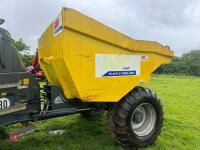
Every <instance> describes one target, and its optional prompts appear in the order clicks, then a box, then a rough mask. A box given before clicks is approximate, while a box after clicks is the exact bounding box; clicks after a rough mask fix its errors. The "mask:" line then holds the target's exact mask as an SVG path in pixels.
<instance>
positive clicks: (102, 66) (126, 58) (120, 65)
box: [96, 54, 141, 77]
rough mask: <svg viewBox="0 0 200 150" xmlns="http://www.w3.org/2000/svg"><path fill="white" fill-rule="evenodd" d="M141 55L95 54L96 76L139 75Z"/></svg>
mask: <svg viewBox="0 0 200 150" xmlns="http://www.w3.org/2000/svg"><path fill="white" fill-rule="evenodd" d="M140 63H141V56H137V55H117V54H96V77H112V76H139V75H140Z"/></svg>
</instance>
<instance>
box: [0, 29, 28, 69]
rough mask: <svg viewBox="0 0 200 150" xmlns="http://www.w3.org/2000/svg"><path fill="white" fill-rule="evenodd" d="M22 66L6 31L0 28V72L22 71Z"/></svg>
mask: <svg viewBox="0 0 200 150" xmlns="http://www.w3.org/2000/svg"><path fill="white" fill-rule="evenodd" d="M24 71H25V69H24V66H23V65H22V62H21V59H20V57H19V55H18V52H17V50H16V48H15V47H14V46H13V45H12V42H11V37H10V34H9V33H8V31H6V30H5V29H3V28H0V73H10V72H24Z"/></svg>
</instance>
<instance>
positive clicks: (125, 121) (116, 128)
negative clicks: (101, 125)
mask: <svg viewBox="0 0 200 150" xmlns="http://www.w3.org/2000/svg"><path fill="white" fill-rule="evenodd" d="M143 103H149V104H151V105H152V106H153V107H154V109H155V112H156V123H155V126H154V128H153V130H152V131H151V132H150V133H149V134H148V135H146V136H143V137H139V136H137V135H136V134H135V133H134V132H133V130H132V128H131V114H132V113H133V112H134V110H135V109H136V108H137V107H138V106H139V105H141V104H143ZM107 116H108V127H109V130H110V131H111V133H112V135H113V136H114V138H115V139H116V141H117V142H118V143H119V144H121V145H122V146H123V147H129V148H141V147H147V146H149V145H151V144H153V143H154V141H155V140H156V139H157V136H158V135H159V134H160V132H161V128H162V126H163V106H162V105H161V103H160V98H159V97H158V96H157V95H156V94H155V93H154V92H152V91H151V90H149V89H146V88H143V87H136V88H134V89H133V90H132V91H131V92H130V93H129V94H127V95H126V96H125V97H124V98H123V99H122V100H121V101H120V102H119V103H117V104H116V105H115V107H114V108H113V109H112V110H110V111H108V114H107Z"/></svg>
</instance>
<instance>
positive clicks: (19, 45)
mask: <svg viewBox="0 0 200 150" xmlns="http://www.w3.org/2000/svg"><path fill="white" fill-rule="evenodd" d="M12 44H13V45H14V46H15V47H16V49H17V51H18V52H20V53H22V52H26V53H27V52H28V51H29V50H30V46H28V45H26V44H25V43H24V41H23V40H22V39H21V38H20V39H19V40H18V41H15V40H14V39H12Z"/></svg>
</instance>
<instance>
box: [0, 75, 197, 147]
mask: <svg viewBox="0 0 200 150" xmlns="http://www.w3.org/2000/svg"><path fill="white" fill-rule="evenodd" d="M145 86H146V87H149V88H150V89H152V90H153V91H155V92H156V93H157V94H158V95H159V96H160V97H161V99H162V103H163V105H164V110H165V120H164V127H163V129H162V133H161V135H160V136H159V138H158V140H157V141H156V143H155V144H154V145H152V146H150V147H148V148H147V150H169V149H170V150H179V149H180V150H184V149H189V150H196V149H200V90H199V89H200V78H195V77H185V76H167V75H159V76H153V77H152V80H151V81H150V82H149V83H148V84H147V85H145ZM35 125H36V126H37V129H38V131H37V132H35V133H33V134H31V135H28V136H25V137H24V138H22V139H21V140H20V141H19V142H16V143H9V142H5V141H3V142H2V143H1V148H2V149H3V150H41V149H42V150H64V149H65V150H80V149H81V150H122V148H121V147H120V146H119V145H117V144H116V143H115V142H114V140H113V138H112V137H111V135H110V133H109V132H108V131H107V127H106V116H105V115H103V116H102V117H101V118H99V119H98V120H96V121H88V120H86V119H83V118H82V117H80V115H74V116H67V117H60V118H56V119H51V120H48V121H40V122H37V123H35ZM18 126H19V125H18V124H17V125H12V126H9V127H7V128H6V129H7V130H12V129H14V128H16V127H18ZM53 129H64V130H66V132H65V133H64V134H63V135H49V131H51V130H53Z"/></svg>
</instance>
